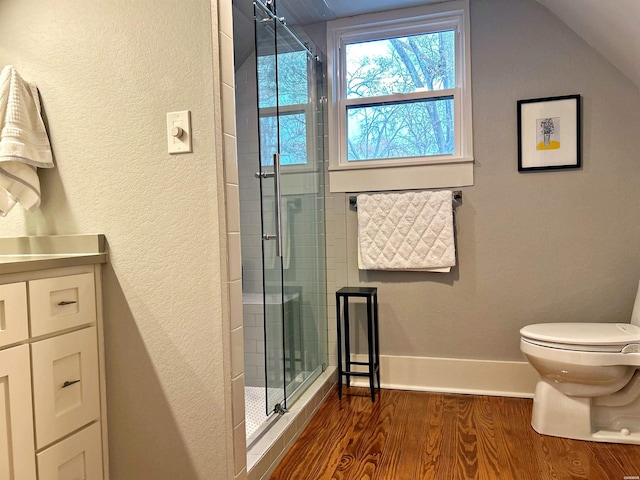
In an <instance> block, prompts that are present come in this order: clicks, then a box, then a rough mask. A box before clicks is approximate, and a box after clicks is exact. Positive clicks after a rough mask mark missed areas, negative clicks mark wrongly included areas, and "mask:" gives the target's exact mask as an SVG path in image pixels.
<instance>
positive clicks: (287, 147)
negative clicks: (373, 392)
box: [254, 2, 327, 415]
mask: <svg viewBox="0 0 640 480" xmlns="http://www.w3.org/2000/svg"><path fill="white" fill-rule="evenodd" d="M254 5H255V7H254V9H255V19H256V23H255V28H256V71H257V89H258V118H259V123H258V132H259V138H260V142H259V148H260V172H259V173H258V177H259V178H260V188H261V217H262V250H263V252H262V253H263V286H264V322H265V364H266V368H265V375H266V386H267V401H266V413H267V415H268V414H270V413H271V412H273V411H276V412H277V411H282V409H283V408H286V406H287V403H288V399H289V397H291V396H292V395H293V394H294V392H296V391H298V392H300V391H301V390H302V388H300V387H301V386H302V385H303V384H305V383H306V384H308V382H307V380H312V379H313V377H314V375H316V376H317V374H318V373H319V372H320V371H321V369H322V368H323V366H324V364H325V363H326V343H327V341H326V318H327V317H326V273H325V271H326V263H325V252H324V245H325V242H324V155H323V152H322V144H323V142H322V139H323V134H322V132H321V131H320V130H318V128H317V127H318V123H321V122H318V118H317V116H318V115H319V113H318V107H319V106H320V105H321V101H320V100H319V96H318V95H317V93H318V92H317V90H316V88H317V82H316V80H317V79H316V78H315V67H316V62H317V60H316V58H315V57H314V56H313V55H312V54H311V52H310V51H309V49H308V48H307V47H306V46H305V45H304V44H302V43H301V42H300V40H298V39H297V38H296V37H295V36H294V35H293V34H292V32H291V31H290V30H289V29H288V28H286V27H285V26H284V25H282V24H281V23H280V21H279V20H278V19H276V18H275V16H274V15H273V14H271V12H269V11H268V10H266V8H265V7H264V6H263V5H262V4H260V3H258V2H256V3H255V4H254ZM323 325H324V327H323Z"/></svg>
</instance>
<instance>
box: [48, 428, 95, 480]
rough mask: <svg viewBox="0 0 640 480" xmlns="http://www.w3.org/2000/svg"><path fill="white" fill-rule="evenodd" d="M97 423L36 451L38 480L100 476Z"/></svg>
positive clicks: (83, 479) (66, 479) (65, 479)
mask: <svg viewBox="0 0 640 480" xmlns="http://www.w3.org/2000/svg"><path fill="white" fill-rule="evenodd" d="M100 438H101V437H100V424H99V423H94V424H93V425H90V426H88V427H87V428H85V429H84V430H80V431H79V432H78V433H76V434H75V435H71V436H70V437H69V438H66V439H64V440H63V441H61V442H59V443H56V444H55V445H53V446H52V447H49V448H47V449H46V450H44V451H42V452H40V453H39V454H38V480H78V479H82V480H103V478H104V477H103V475H102V442H101V440H100Z"/></svg>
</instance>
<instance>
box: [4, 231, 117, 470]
mask: <svg viewBox="0 0 640 480" xmlns="http://www.w3.org/2000/svg"><path fill="white" fill-rule="evenodd" d="M1 247H2V245H1V241H0V248H1ZM27 257H28V256H20V257H16V258H15V259H13V260H7V256H3V255H1V254H0V479H3V480H5V479H7V480H54V479H55V480H71V479H74V480H75V479H79V478H86V479H87V480H94V479H95V480H106V479H107V478H108V455H107V432H106V403H105V377H104V371H105V369H104V348H103V330H102V313H101V311H102V297H101V262H102V261H104V260H105V259H106V255H97V256H93V255H86V254H83V255H82V256H81V257H80V258H81V259H80V260H78V257H77V256H74V255H67V256H56V257H52V258H49V259H46V261H45V262H43V261H44V260H45V258H44V257H45V256H44V255H39V256H37V257H34V258H27ZM64 259H67V261H64ZM34 262H35V263H34ZM38 262H39V263H38ZM94 262H96V263H94ZM67 265H71V266H67ZM40 267H53V268H43V269H40Z"/></svg>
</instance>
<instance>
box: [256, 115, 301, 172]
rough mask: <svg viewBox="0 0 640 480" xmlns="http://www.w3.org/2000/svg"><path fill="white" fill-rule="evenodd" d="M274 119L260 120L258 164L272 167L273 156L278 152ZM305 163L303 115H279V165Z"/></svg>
mask: <svg viewBox="0 0 640 480" xmlns="http://www.w3.org/2000/svg"><path fill="white" fill-rule="evenodd" d="M277 135H278V130H277V122H276V117H271V116H269V117H261V118H260V156H261V159H260V162H261V163H262V165H263V166H268V165H273V154H274V153H276V152H277V151H278V136H277ZM306 163H307V125H306V116H305V114H304V113H293V114H286V115H282V114H281V115H280V164H281V165H304V164H306Z"/></svg>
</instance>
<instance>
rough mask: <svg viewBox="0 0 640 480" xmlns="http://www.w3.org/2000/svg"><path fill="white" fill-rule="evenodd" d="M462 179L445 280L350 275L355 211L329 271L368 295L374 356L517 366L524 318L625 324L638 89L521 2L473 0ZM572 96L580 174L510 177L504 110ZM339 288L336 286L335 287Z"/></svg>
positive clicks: (639, 233)
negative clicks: (365, 288)
mask: <svg viewBox="0 0 640 480" xmlns="http://www.w3.org/2000/svg"><path fill="white" fill-rule="evenodd" d="M471 54H472V57H471V62H472V83H473V120H474V124H473V127H474V150H475V151H474V154H475V162H476V164H475V185H474V186H473V187H469V188H464V189H463V195H464V198H463V204H462V206H461V207H459V208H458V211H457V213H458V227H459V235H458V254H459V266H458V267H456V269H455V270H454V271H453V272H452V273H451V274H425V273H397V272H365V271H359V270H358V268H357V254H356V235H357V233H356V232H357V230H356V214H355V213H354V212H352V211H350V210H348V208H347V206H346V205H347V199H346V198H345V196H344V195H342V196H339V195H335V198H333V199H331V200H330V202H331V203H330V204H333V205H334V208H335V209H336V212H337V213H333V215H332V211H331V209H328V210H327V212H328V214H329V217H328V220H329V224H328V225H329V226H328V228H329V229H338V230H337V231H339V232H340V235H342V232H341V229H342V222H343V220H344V218H345V217H346V223H347V227H346V232H345V239H344V240H343V243H342V244H341V245H337V246H336V248H335V249H334V251H335V252H336V255H339V254H343V257H342V258H343V259H345V261H346V263H345V264H342V263H341V259H340V258H338V259H337V263H336V265H339V266H341V267H342V266H343V265H344V267H342V268H343V270H342V271H338V272H337V273H336V278H342V279H343V280H344V281H345V283H346V284H350V285H358V284H360V285H371V286H377V287H378V293H379V301H380V302H381V305H380V347H381V353H382V354H385V355H408V356H425V357H428V356H433V357H450V358H468V359H486V360H523V358H522V356H521V354H520V351H519V329H520V328H521V327H522V326H524V325H526V324H528V323H534V322H561V321H629V319H630V316H631V308H632V305H633V298H634V294H635V289H636V285H637V282H638V279H639V278H640V222H638V219H640V202H638V201H637V191H638V186H639V185H640V169H639V168H638V163H639V160H640V154H639V153H638V152H640V136H639V135H638V126H639V125H640V93H639V92H638V89H637V87H636V86H635V85H634V84H633V83H632V82H631V81H630V80H629V79H628V78H627V77H625V76H624V75H622V74H621V73H620V72H619V71H618V70H616V69H615V68H614V67H612V66H611V64H610V63H609V62H608V61H607V60H606V59H604V58H603V57H601V56H600V55H599V54H598V53H597V52H595V51H594V50H593V49H592V48H591V47H590V46H589V45H587V44H586V43H585V42H584V41H583V40H582V39H581V38H579V37H578V36H577V35H576V34H575V33H574V32H573V31H572V30H571V29H569V27H567V26H566V25H565V24H563V23H562V22H561V21H560V20H559V19H558V18H557V17H555V16H554V15H553V14H552V13H551V12H549V11H548V10H547V9H546V8H544V7H543V6H541V5H540V4H538V3H537V2H535V1H534V0H522V1H517V2H514V1H512V0H472V1H471ZM574 93H579V94H581V95H582V97H583V135H584V138H583V165H584V167H583V168H582V169H581V170H576V171H563V172H552V171H549V172H540V173H528V174H519V173H518V170H517V128H516V102H517V100H520V99H526V98H540V97H549V96H556V95H565V94H574ZM339 286H340V285H337V287H339Z"/></svg>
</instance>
